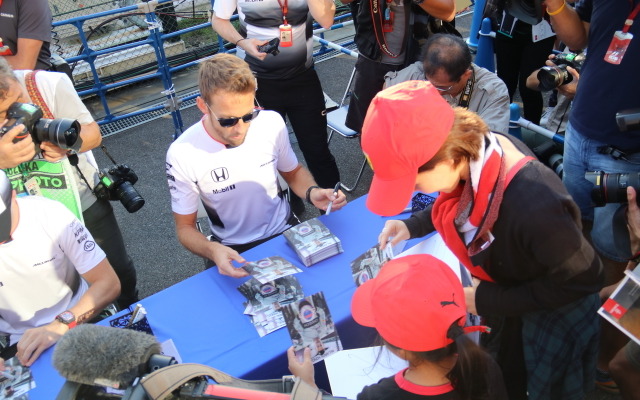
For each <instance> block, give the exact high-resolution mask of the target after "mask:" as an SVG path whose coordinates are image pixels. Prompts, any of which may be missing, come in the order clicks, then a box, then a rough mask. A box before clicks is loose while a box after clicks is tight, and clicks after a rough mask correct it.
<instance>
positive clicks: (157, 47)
mask: <svg viewBox="0 0 640 400" xmlns="http://www.w3.org/2000/svg"><path fill="white" fill-rule="evenodd" d="M138 6H139V8H140V9H141V10H142V11H144V13H145V14H146V18H147V25H148V27H149V38H150V39H151V41H152V43H151V44H152V46H153V49H154V51H155V53H156V59H157V60H158V72H160V78H161V79H162V84H163V86H164V90H163V91H162V94H164V95H165V96H166V97H167V101H166V102H165V103H164V105H165V107H166V108H167V109H168V110H169V112H170V113H171V118H172V119H173V126H174V133H173V138H174V139H177V138H178V136H180V135H181V134H182V131H183V124H182V115H181V114H180V99H178V98H176V91H175V90H174V86H173V82H172V80H171V70H170V67H169V63H168V60H167V56H166V54H165V52H164V45H163V39H162V37H161V34H160V23H159V22H158V21H157V20H156V14H155V8H156V7H157V3H154V2H151V3H140V4H138Z"/></svg>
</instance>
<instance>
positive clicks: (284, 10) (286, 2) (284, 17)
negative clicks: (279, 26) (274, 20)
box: [278, 0, 289, 25]
mask: <svg viewBox="0 0 640 400" xmlns="http://www.w3.org/2000/svg"><path fill="white" fill-rule="evenodd" d="M278 4H279V5H280V9H281V10H282V20H283V21H284V24H285V25H286V24H287V14H288V13H289V0H284V4H283V3H282V1H280V0H278Z"/></svg>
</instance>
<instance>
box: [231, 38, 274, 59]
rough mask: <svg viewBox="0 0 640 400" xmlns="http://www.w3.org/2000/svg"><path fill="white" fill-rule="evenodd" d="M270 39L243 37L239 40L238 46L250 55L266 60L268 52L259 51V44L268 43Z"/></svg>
mask: <svg viewBox="0 0 640 400" xmlns="http://www.w3.org/2000/svg"><path fill="white" fill-rule="evenodd" d="M268 42H269V41H268V40H258V39H253V38H247V39H242V40H241V41H240V42H238V47H240V48H242V49H243V50H244V51H245V52H246V53H247V54H248V55H250V56H251V57H255V58H257V59H258V60H264V59H265V58H266V57H267V53H261V52H260V51H258V46H262V45H263V44H265V43H268Z"/></svg>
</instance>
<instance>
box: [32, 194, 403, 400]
mask: <svg viewBox="0 0 640 400" xmlns="http://www.w3.org/2000/svg"><path fill="white" fill-rule="evenodd" d="M365 198H366V196H363V197H360V198H359V199H356V200H354V201H352V202H350V203H349V204H348V205H347V206H346V207H345V208H343V209H342V210H340V211H336V212H335V213H331V214H330V215H329V216H322V217H320V218H321V220H322V222H323V223H324V224H325V225H326V226H327V227H328V228H329V229H330V230H331V232H333V233H334V234H335V235H336V236H338V237H339V238H340V239H341V241H342V246H343V248H344V253H341V254H339V255H337V256H334V257H331V258H329V259H326V260H324V261H321V262H319V263H317V264H315V265H312V266H311V267H305V266H304V265H303V264H302V262H301V261H300V259H299V258H298V256H297V255H296V253H295V252H294V250H293V249H292V248H290V247H289V245H288V244H287V243H286V241H285V239H284V237H283V236H279V237H276V238H274V239H272V240H270V241H268V242H266V243H264V244H262V245H260V246H257V247H255V248H253V249H251V250H249V251H247V252H245V253H244V254H243V256H244V258H245V259H246V260H248V261H253V260H258V259H261V258H264V257H268V256H275V255H279V256H282V257H284V258H285V259H287V260H289V261H291V262H292V263H294V264H295V265H297V266H298V267H300V268H301V269H302V270H303V272H301V273H298V274H296V275H295V276H296V277H297V278H298V280H299V281H300V284H301V285H302V288H303V290H304V293H305V295H307V296H308V295H311V294H313V293H316V292H319V291H323V292H324V294H325V298H326V300H327V303H328V306H329V309H330V311H331V315H332V317H333V319H334V322H335V323H336V327H337V330H338V334H339V336H340V339H341V340H342V344H343V346H344V348H346V349H348V348H357V347H364V346H368V345H371V344H372V341H373V338H374V336H375V332H374V330H373V329H370V328H364V327H361V326H360V325H358V324H356V323H355V322H354V321H353V319H352V317H351V310H350V305H351V297H352V295H353V292H354V290H355V288H356V286H355V283H354V282H353V278H352V276H351V268H350V263H351V261H352V260H354V259H355V258H356V257H358V256H359V255H360V254H362V253H364V252H365V251H366V250H367V249H368V248H370V247H371V246H373V245H375V244H376V242H377V238H378V234H379V233H380V231H381V230H382V227H383V225H384V222H385V221H386V219H387V218H382V217H380V216H377V215H375V214H373V213H371V212H369V211H368V210H367V209H366V207H365V204H364V202H365ZM402 217H406V216H402ZM247 279H248V278H243V279H235V278H230V277H226V276H222V275H220V274H219V273H218V270H217V269H216V268H211V269H208V270H205V271H203V272H201V273H199V274H197V275H194V276H192V277H191V278H188V279H186V280H184V281H182V282H180V283H178V284H176V285H173V286H171V287H169V288H167V289H165V290H162V291H161V292H158V293H156V294H154V295H152V296H149V297H148V298H146V299H143V300H142V301H140V303H141V304H142V305H143V306H144V307H145V309H146V310H147V316H148V319H149V323H150V325H151V328H152V329H153V331H154V333H155V335H156V337H157V338H158V340H159V341H160V342H162V341H164V340H167V339H173V342H174V343H175V346H176V348H177V349H178V352H179V353H180V356H181V357H182V361H183V362H185V363H187V362H190V363H200V364H205V365H209V366H212V367H214V368H217V369H220V370H222V371H224V372H226V373H229V374H231V375H233V376H237V377H241V378H246V379H267V378H279V377H280V376H282V375H286V374H288V373H289V372H288V369H287V359H286V350H287V348H288V347H289V346H291V340H290V338H289V335H288V333H287V330H286V329H285V328H282V329H279V330H277V331H275V332H273V333H270V334H268V335H266V336H265V337H262V338H261V337H259V336H258V333H257V332H256V330H255V328H254V327H253V325H252V324H251V322H250V320H249V317H248V316H246V315H244V314H243V311H244V306H243V301H245V299H244V297H243V296H242V294H240V292H239V291H238V290H237V287H238V286H240V285H241V284H242V283H243V282H244V281H246V280H247ZM52 350H53V349H49V350H48V351H47V352H45V353H44V354H43V355H42V356H41V357H40V359H39V360H38V361H37V362H36V363H35V364H34V365H33V367H32V372H33V376H34V378H35V380H36V385H37V387H36V388H35V389H33V390H32V391H30V392H29V395H30V398H31V399H32V400H39V399H42V400H51V399H54V398H55V397H56V395H57V394H58V391H59V390H60V388H61V387H62V385H63V384H64V378H62V377H61V376H60V375H59V374H58V373H57V371H55V370H54V369H53V368H52V364H51V355H52V353H53V351H52ZM78 362H80V363H81V362H82V360H78ZM322 364H323V363H322ZM322 380H323V379H322V378H321V381H322ZM319 383H321V382H320V381H319Z"/></svg>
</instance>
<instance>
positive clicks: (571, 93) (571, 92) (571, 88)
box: [545, 54, 580, 100]
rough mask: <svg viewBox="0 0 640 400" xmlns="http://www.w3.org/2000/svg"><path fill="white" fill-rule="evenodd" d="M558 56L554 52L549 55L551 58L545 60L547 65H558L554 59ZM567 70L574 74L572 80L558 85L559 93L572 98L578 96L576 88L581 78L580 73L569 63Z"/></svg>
mask: <svg viewBox="0 0 640 400" xmlns="http://www.w3.org/2000/svg"><path fill="white" fill-rule="evenodd" d="M555 57H556V56H555V55H554V54H552V55H550V56H549V59H548V60H547V61H546V62H545V64H546V65H548V66H551V67H556V66H557V65H556V64H554V63H553V61H552V60H553V59H554V58H555ZM567 72H569V73H570V74H571V76H573V79H572V80H571V82H569V83H567V84H565V85H560V86H558V88H557V89H558V93H560V94H561V95H563V96H565V97H567V98H568V99H570V100H573V98H574V97H575V96H576V90H577V89H578V81H579V80H580V73H579V72H578V71H577V70H576V69H575V68H573V67H571V66H568V65H567Z"/></svg>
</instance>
